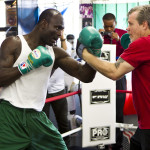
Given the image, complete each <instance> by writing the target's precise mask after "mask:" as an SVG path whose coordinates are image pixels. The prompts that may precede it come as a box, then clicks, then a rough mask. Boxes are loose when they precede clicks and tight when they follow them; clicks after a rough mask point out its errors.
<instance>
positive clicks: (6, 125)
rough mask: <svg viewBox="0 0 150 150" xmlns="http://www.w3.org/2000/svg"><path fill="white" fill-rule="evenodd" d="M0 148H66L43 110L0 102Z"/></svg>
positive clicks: (13, 149)
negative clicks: (38, 110)
mask: <svg viewBox="0 0 150 150" xmlns="http://www.w3.org/2000/svg"><path fill="white" fill-rule="evenodd" d="M0 150H67V147H66V145H65V142H64V140H63V138H62V137H61V134H60V133H59V131H58V129H57V128H56V127H55V126H54V125H53V124H52V122H51V121H50V120H49V119H48V118H47V116H46V114H45V113H44V112H42V111H41V112H37V111H35V110H33V109H22V108H17V107H14V106H13V105H11V104H10V103H9V102H7V101H4V100H2V101H1V103H0Z"/></svg>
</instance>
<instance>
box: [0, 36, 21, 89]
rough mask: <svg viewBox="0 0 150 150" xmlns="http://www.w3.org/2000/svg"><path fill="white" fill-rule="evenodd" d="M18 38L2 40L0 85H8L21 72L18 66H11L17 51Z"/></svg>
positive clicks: (0, 49)
mask: <svg viewBox="0 0 150 150" xmlns="http://www.w3.org/2000/svg"><path fill="white" fill-rule="evenodd" d="M18 43H19V42H18V38H17V37H10V38H7V39H6V40H4V42H3V43H2V45H1V48H0V87H5V86H7V85H10V84H11V83H13V82H14V81H15V80H17V79H18V78H19V77H20V76H21V73H20V72H19V70H18V67H13V64H14V63H15V61H16V59H17V56H18V55H19V54H18V53H19V51H18V47H17V46H18V45H19V44H18Z"/></svg>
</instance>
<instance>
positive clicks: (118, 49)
mask: <svg viewBox="0 0 150 150" xmlns="http://www.w3.org/2000/svg"><path fill="white" fill-rule="evenodd" d="M114 32H116V33H117V34H118V35H119V38H121V37H122V35H123V34H125V33H127V31H125V30H122V29H117V28H115V30H114ZM104 44H115V45H116V57H119V56H120V55H121V54H122V53H123V51H124V49H123V47H122V46H121V43H120V40H119V41H116V40H115V39H113V40H112V39H111V38H110V36H108V35H105V36H104Z"/></svg>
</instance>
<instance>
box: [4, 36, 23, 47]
mask: <svg viewBox="0 0 150 150" xmlns="http://www.w3.org/2000/svg"><path fill="white" fill-rule="evenodd" d="M18 46H21V40H20V38H19V37H18V36H10V37H8V38H6V39H5V40H4V41H3V42H2V44H1V48H2V49H16V48H18Z"/></svg>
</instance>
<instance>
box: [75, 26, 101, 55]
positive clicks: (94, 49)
mask: <svg viewBox="0 0 150 150" xmlns="http://www.w3.org/2000/svg"><path fill="white" fill-rule="evenodd" d="M79 43H80V44H79ZM102 46H103V38H102V36H101V34H100V33H99V32H98V31H97V30H96V29H95V28H94V27H92V26H87V27H84V28H83V29H82V31H81V32H80V35H79V39H78V45H77V49H76V50H77V54H78V56H79V57H80V58H82V51H83V49H84V48H85V47H86V48H87V50H88V51H89V52H90V53H91V54H93V55H95V56H97V57H100V55H101V48H102Z"/></svg>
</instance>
